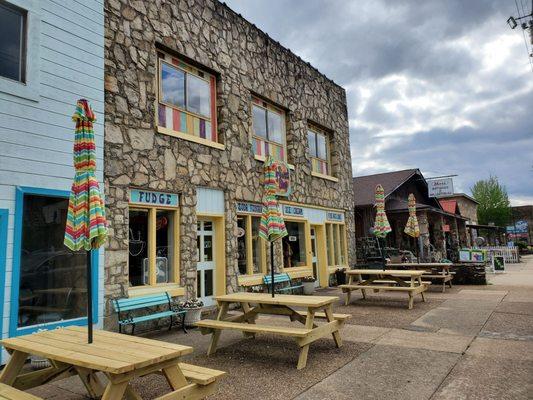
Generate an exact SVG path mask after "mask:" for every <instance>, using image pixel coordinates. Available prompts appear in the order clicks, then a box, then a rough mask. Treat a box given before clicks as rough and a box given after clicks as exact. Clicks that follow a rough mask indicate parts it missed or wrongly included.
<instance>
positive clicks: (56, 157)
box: [0, 0, 104, 337]
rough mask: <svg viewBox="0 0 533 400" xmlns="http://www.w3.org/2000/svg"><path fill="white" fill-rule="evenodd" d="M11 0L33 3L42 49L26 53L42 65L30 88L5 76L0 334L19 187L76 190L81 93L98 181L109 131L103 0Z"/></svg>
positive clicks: (1, 82) (32, 25)
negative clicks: (89, 111)
mask: <svg viewBox="0 0 533 400" xmlns="http://www.w3.org/2000/svg"><path fill="white" fill-rule="evenodd" d="M7 1H8V2H12V3H13V4H15V5H18V6H20V7H23V8H26V9H28V12H29V13H30V17H31V18H28V35H29V37H31V38H36V40H33V39H32V43H31V46H38V49H33V50H31V51H32V52H31V54H32V55H37V57H32V59H31V60H28V63H30V64H31V66H32V68H33V70H34V69H35V68H34V67H37V68H36V69H37V72H35V73H34V76H28V81H29V86H30V87H33V89H34V90H33V91H32V93H31V95H27V96H26V95H25V93H26V92H22V91H21V92H20V93H17V92H16V91H13V90H11V89H10V88H12V86H13V83H12V82H6V80H5V79H4V78H0V209H6V210H7V212H8V224H7V247H6V252H5V276H4V277H2V278H0V279H5V293H4V306H3V312H2V315H3V321H2V324H1V327H2V330H1V333H2V337H6V336H7V335H8V334H9V330H10V327H9V315H10V313H11V293H12V287H11V282H12V269H13V259H14V252H13V248H14V246H13V242H14V240H15V239H14V229H15V201H16V192H17V187H19V186H26V187H32V188H40V189H48V190H54V191H68V190H70V185H71V183H72V178H73V177H74V168H73V166H72V146H73V143H72V142H73V138H74V125H73V122H72V120H71V116H72V114H73V111H74V107H75V104H76V100H78V99H79V98H86V99H88V100H89V101H90V103H91V105H92V107H93V109H94V111H95V112H96V117H97V122H96V124H95V134H96V145H97V159H98V163H99V165H98V171H97V176H98V179H99V180H100V182H103V166H102V163H103V134H104V128H103V126H104V125H103V123H104V12H103V0H83V1H81V0H7ZM29 45H30V44H29ZM30 70H32V69H29V70H28V71H30ZM102 188H103V183H102ZM0 246H2V243H0ZM98 260H99V262H98V265H99V272H100V273H99V276H100V281H99V282H98V310H99V312H98V314H99V315H102V307H103V283H102V278H103V276H104V274H103V265H104V255H103V251H100V254H99V258H98ZM0 267H1V266H0ZM0 281H1V280H0ZM100 321H101V319H100Z"/></svg>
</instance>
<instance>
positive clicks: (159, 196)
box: [130, 189, 179, 207]
mask: <svg viewBox="0 0 533 400" xmlns="http://www.w3.org/2000/svg"><path fill="white" fill-rule="evenodd" d="M130 203H132V204H141V205H150V206H166V207H178V206H179V196H178V195H177V194H175V193H164V192H152V191H150V190H140V189H130Z"/></svg>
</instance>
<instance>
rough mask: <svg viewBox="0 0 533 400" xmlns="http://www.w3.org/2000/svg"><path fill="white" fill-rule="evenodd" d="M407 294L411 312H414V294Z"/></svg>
mask: <svg viewBox="0 0 533 400" xmlns="http://www.w3.org/2000/svg"><path fill="white" fill-rule="evenodd" d="M407 293H408V294H409V310H412V309H413V301H414V297H413V292H411V291H409V292H407Z"/></svg>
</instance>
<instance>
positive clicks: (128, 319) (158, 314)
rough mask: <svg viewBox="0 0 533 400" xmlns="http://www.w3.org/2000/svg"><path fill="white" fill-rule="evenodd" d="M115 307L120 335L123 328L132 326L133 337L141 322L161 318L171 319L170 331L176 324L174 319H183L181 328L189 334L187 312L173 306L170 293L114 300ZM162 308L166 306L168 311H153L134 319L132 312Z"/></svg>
mask: <svg viewBox="0 0 533 400" xmlns="http://www.w3.org/2000/svg"><path fill="white" fill-rule="evenodd" d="M113 306H114V308H115V311H116V312H117V313H118V330H119V332H120V333H122V327H123V326H126V325H131V326H132V328H131V334H132V335H133V334H134V332H135V325H136V324H138V323H139V322H146V321H151V320H154V319H160V318H170V324H169V326H168V329H169V330H170V329H171V328H172V324H173V322H174V317H180V318H181V327H182V329H183V332H185V333H187V331H186V330H185V314H186V313H187V311H186V310H182V309H179V308H178V307H176V306H174V305H172V298H171V297H170V296H169V294H168V293H164V294H157V295H152V296H143V297H133V298H131V299H130V298H126V299H116V300H113ZM161 306H165V308H167V309H166V310H163V311H158V310H155V311H154V310H151V311H150V312H149V313H148V314H145V315H141V316H138V317H134V316H133V315H132V312H133V311H136V310H141V309H147V308H151V307H161Z"/></svg>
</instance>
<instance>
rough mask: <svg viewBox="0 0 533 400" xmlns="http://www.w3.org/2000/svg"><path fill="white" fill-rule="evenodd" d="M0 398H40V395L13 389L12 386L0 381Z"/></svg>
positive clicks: (23, 399) (22, 399)
mask: <svg viewBox="0 0 533 400" xmlns="http://www.w3.org/2000/svg"><path fill="white" fill-rule="evenodd" d="M0 399H1V400H42V398H41V397H37V396H34V395H33V394H30V393H26V392H23V391H21V390H18V389H15V388H14V387H12V386H9V385H5V384H3V383H0Z"/></svg>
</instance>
